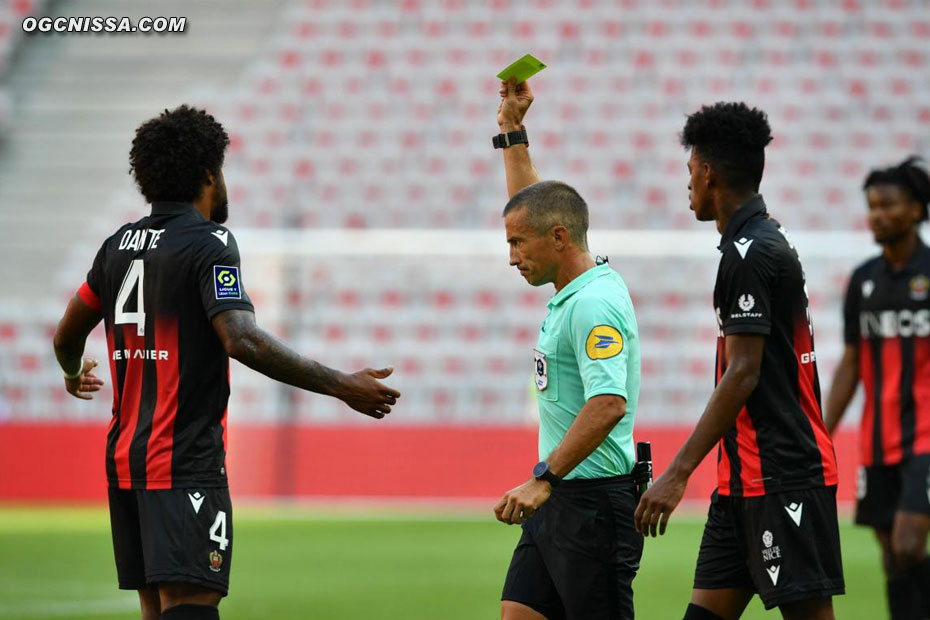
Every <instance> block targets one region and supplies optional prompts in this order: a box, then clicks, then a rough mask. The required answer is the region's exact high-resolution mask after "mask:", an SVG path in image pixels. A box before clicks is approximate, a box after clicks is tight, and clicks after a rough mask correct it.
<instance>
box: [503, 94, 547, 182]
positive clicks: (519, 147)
mask: <svg viewBox="0 0 930 620" xmlns="http://www.w3.org/2000/svg"><path fill="white" fill-rule="evenodd" d="M515 82H516V78H511V80H510V81H509V82H501V89H500V95H501V102H500V105H499V106H498V107H497V124H498V125H499V126H500V129H501V133H509V132H511V131H520V127H521V126H522V125H523V117H524V115H526V111H527V110H528V109H529V108H530V105H531V104H532V103H533V91H532V90H530V84H529V82H521V83H519V84H516V83H515ZM501 150H502V151H503V152H504V169H505V170H506V173H507V195H508V196H509V197H510V198H513V196H514V194H516V193H517V192H519V191H520V190H521V189H523V188H524V187H527V186H528V185H532V184H533V183H536V182H538V181H539V174H537V173H536V169H535V168H533V162H531V161H530V152H529V149H528V148H527V145H525V144H514V145H513V146H510V147H508V148H505V149H501Z"/></svg>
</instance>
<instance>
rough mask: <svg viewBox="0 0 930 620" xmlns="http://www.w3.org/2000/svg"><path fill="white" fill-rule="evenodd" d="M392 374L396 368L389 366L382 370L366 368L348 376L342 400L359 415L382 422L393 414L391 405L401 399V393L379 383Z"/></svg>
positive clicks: (341, 396)
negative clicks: (381, 420) (382, 419)
mask: <svg viewBox="0 0 930 620" xmlns="http://www.w3.org/2000/svg"><path fill="white" fill-rule="evenodd" d="M392 372H394V367H393V366H389V367H387V368H382V369H380V370H374V369H372V368H366V369H365V370H360V371H358V372H356V373H354V374H351V375H348V380H347V381H346V382H345V385H344V386H343V390H342V394H341V395H340V397H339V398H340V400H342V402H344V403H345V404H347V405H348V406H350V407H352V408H353V409H355V410H356V411H358V412H359V413H364V414H365V415H367V416H371V417H373V418H378V419H379V420H380V419H381V418H383V417H384V416H386V415H387V414H389V413H391V405H393V404H395V403H396V402H397V399H398V398H400V392H398V391H397V390H395V389H392V388H389V387H388V386H386V385H384V384H383V383H381V382H380V381H378V379H385V378H387V377H389V376H391V373H392Z"/></svg>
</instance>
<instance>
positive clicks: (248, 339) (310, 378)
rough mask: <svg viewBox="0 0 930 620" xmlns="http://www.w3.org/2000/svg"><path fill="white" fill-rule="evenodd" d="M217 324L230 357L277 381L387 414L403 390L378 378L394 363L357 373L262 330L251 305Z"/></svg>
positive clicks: (217, 320)
mask: <svg viewBox="0 0 930 620" xmlns="http://www.w3.org/2000/svg"><path fill="white" fill-rule="evenodd" d="M213 329H214V330H216V333H217V335H218V336H219V338H220V340H221V341H222V343H223V347H224V348H225V349H226V353H227V355H229V357H231V358H233V359H235V360H238V361H239V362H242V363H243V364H245V365H246V366H248V367H249V368H251V369H253V370H256V371H258V372H260V373H262V374H263V375H265V376H266V377H269V378H271V379H274V380H275V381H280V382H282V383H287V384H288V385H293V386H294V387H298V388H301V389H304V390H308V391H310V392H317V393H319V394H325V395H326V396H333V397H335V398H338V399H339V400H341V401H343V402H344V403H345V404H347V405H348V406H350V407H352V408H353V409H355V410H356V411H358V412H360V413H364V414H365V415H367V416H371V417H373V418H379V419H380V418H383V417H384V416H385V415H387V414H388V413H390V412H391V406H392V405H394V404H395V403H396V402H397V399H398V398H400V392H398V391H397V390H394V389H392V388H389V387H388V386H386V385H384V384H383V383H381V382H380V381H378V379H384V378H386V377H388V376H390V374H391V373H392V372H393V368H384V369H381V370H373V369H371V368H366V369H365V370H361V371H359V372H356V373H354V374H347V373H344V372H341V371H338V370H334V369H332V368H329V367H327V366H324V365H323V364H320V363H318V362H315V361H313V360H311V359H307V358H305V357H303V356H301V355H299V354H298V353H296V352H295V351H293V350H291V349H290V348H288V347H287V346H286V345H284V344H283V343H281V342H280V341H278V340H277V339H276V338H275V337H274V336H272V335H271V334H269V333H268V332H266V331H265V330H263V329H261V328H260V327H259V326H258V325H257V324H256V322H255V314H254V313H252V312H249V311H248V310H228V311H226V312H222V313H220V314H218V315H216V316H215V317H214V318H213Z"/></svg>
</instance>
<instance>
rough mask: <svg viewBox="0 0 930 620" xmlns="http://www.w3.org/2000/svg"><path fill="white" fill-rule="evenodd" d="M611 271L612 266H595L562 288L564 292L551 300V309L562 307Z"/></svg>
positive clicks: (560, 292)
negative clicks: (572, 297)
mask: <svg viewBox="0 0 930 620" xmlns="http://www.w3.org/2000/svg"><path fill="white" fill-rule="evenodd" d="M609 271H610V265H608V264H607V263H603V264H600V265H595V266H594V267H591V268H590V269H588V270H587V271H585V272H583V273H582V274H581V275H579V276H577V277H576V278H575V279H574V280H572V281H571V282H569V283H568V284H566V285H565V286H564V287H562V290H561V291H559V292H558V293H556V294H555V295H553V296H552V299H550V300H549V304H548V305H549V308H550V309H551V308H554V307H555V306H558V305H560V304H561V303H562V302H564V301H565V300H566V299H568V298H569V297H571V296H572V295H574V294H575V293H577V292H578V291H580V290H581V289H583V288H584V287H586V286H587V285H588V284H590V283H591V282H593V281H594V280H596V279H598V278H600V277H601V276H604V275H607V273H608V272H609Z"/></svg>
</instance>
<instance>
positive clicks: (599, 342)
mask: <svg viewBox="0 0 930 620" xmlns="http://www.w3.org/2000/svg"><path fill="white" fill-rule="evenodd" d="M584 348H585V352H587V354H588V357H590V358H591V359H593V360H605V359H607V358H610V357H613V356H615V355H619V354H620V352H621V351H623V336H622V335H621V334H620V331H619V330H617V329H616V328H614V327H611V326H610V325H598V326H597V327H594V328H592V329H591V332H590V333H589V334H588V339H587V340H586V341H585V346H584Z"/></svg>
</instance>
